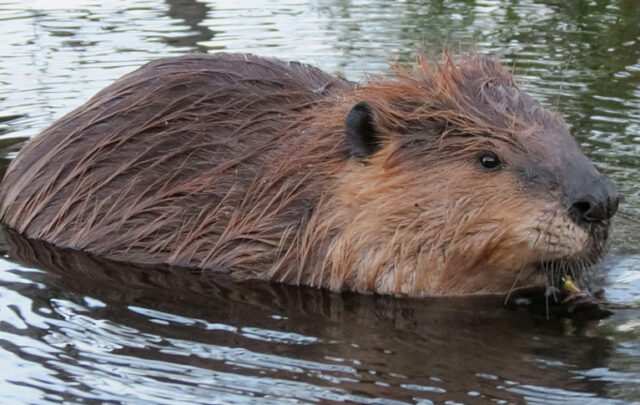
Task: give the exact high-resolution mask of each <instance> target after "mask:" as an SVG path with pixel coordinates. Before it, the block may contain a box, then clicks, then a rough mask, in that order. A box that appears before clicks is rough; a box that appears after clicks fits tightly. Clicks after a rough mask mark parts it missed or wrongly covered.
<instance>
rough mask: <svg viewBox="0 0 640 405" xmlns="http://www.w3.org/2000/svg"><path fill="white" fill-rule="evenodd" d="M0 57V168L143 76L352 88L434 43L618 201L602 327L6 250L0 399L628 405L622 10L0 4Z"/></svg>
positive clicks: (630, 207)
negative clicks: (519, 91)
mask: <svg viewBox="0 0 640 405" xmlns="http://www.w3.org/2000/svg"><path fill="white" fill-rule="evenodd" d="M0 38H2V41H1V42H0V147H1V148H2V152H3V153H2V160H1V161H0V162H1V165H0V166H1V167H2V168H5V167H6V165H7V164H8V162H9V161H10V159H11V158H12V157H14V156H15V153H16V152H17V151H18V150H19V148H20V147H21V146H22V144H23V142H24V141H25V140H26V139H29V138H31V137H33V136H35V135H36V134H37V133H38V132H39V131H41V130H42V129H43V128H45V127H46V126H48V125H50V124H51V123H52V122H53V121H54V120H55V119H56V118H59V117H60V116H62V115H63V114H65V113H66V112H68V111H70V110H71V109H73V108H75V107H77V106H79V105H81V104H82V103H83V102H84V101H86V100H88V98H89V97H90V96H91V95H93V94H94V93H95V92H96V91H98V90H99V89H101V88H103V87H104V86H106V85H107V84H108V83H110V82H111V81H113V80H114V79H116V78H117V77H119V76H121V75H122V74H124V73H126V72H129V71H131V70H133V69H135V68H136V67H137V66H139V65H141V64H143V63H145V62H147V61H149V60H152V59H155V58H158V57H162V56H169V55H179V54H184V53H187V52H216V51H242V52H253V53H257V54H261V55H268V56H275V57H280V58H284V59H293V60H301V61H305V62H308V63H312V64H315V65H318V66H320V67H321V68H323V69H325V70H327V71H330V72H340V73H342V74H344V75H345V76H346V77H347V78H349V79H352V80H358V81H365V80H366V77H367V73H374V74H378V73H385V72H388V71H389V62H392V61H395V60H399V61H401V62H406V61H410V60H411V59H412V58H413V57H414V56H415V54H416V50H418V49H423V50H424V52H425V53H426V54H427V55H436V56H437V55H438V53H439V51H440V49H441V48H442V46H443V45H444V46H447V47H448V48H450V49H452V50H454V51H456V52H458V51H469V50H471V51H478V52H481V53H490V54H497V55H499V56H500V57H501V59H502V60H503V61H504V63H505V64H507V65H509V66H511V67H512V69H513V70H514V71H515V73H516V76H517V80H518V82H519V84H520V85H521V86H522V87H523V88H525V89H526V90H527V91H528V92H530V93H531V94H532V95H533V96H534V97H536V98H537V99H539V100H540V101H541V102H542V103H544V104H545V105H547V106H549V107H552V108H555V109H557V110H559V111H560V112H561V113H562V114H563V115H564V116H565V118H566V119H567V121H568V122H569V123H570V125H571V127H572V131H573V133H574V135H575V136H576V137H577V139H578V140H579V143H580V144H581V146H582V147H583V149H584V150H585V153H587V155H588V156H589V157H590V158H591V159H593V160H594V161H595V162H596V164H597V166H598V167H599V169H600V170H602V171H603V172H605V173H607V174H608V175H610V176H611V177H612V178H613V179H614V180H615V181H616V182H617V183H618V186H619V188H620V189H621V191H622V193H623V195H624V200H623V203H622V206H621V209H620V213H619V215H618V217H617V220H616V223H615V229H614V232H613V237H612V244H611V245H612V246H611V251H610V253H609V254H608V256H607V257H606V260H605V262H604V264H603V272H602V274H603V277H605V279H604V281H603V282H602V285H603V286H604V288H605V290H606V300H607V302H606V304H605V305H604V308H606V309H608V310H611V311H612V312H613V315H611V316H610V317H608V318H606V319H603V320H600V321H597V320H586V319H580V318H575V317H573V318H571V317H567V316H565V315H562V314H553V313H552V314H551V315H552V316H550V317H549V318H548V319H547V317H546V316H545V315H544V314H542V313H540V312H539V311H534V310H531V309H530V308H528V307H518V308H513V307H509V308H504V307H502V305H501V302H500V301H499V300H496V299H494V298H485V299H458V300H455V299H423V300H415V299H401V298H394V297H381V296H375V295H358V294H331V293H328V292H325V291H317V290H312V289H305V288H294V287H287V286H282V285H271V284H265V283H248V284H242V285H238V284H233V283H230V282H229V281H228V280H225V279H223V278H220V277H208V276H205V275H201V274H191V273H189V272H185V271H179V269H173V270H172V269H160V268H139V267H133V266H123V265H118V264H116V263H112V262H105V261H101V260H99V259H97V258H92V257H90V256H86V255H82V254H77V253H73V252H59V251H56V250H55V249H50V248H49V247H47V246H46V245H42V244H37V243H36V244H30V243H27V242H26V241H21V240H19V238H16V237H15V235H13V236H12V235H10V234H8V235H6V237H8V238H10V241H12V243H10V244H9V245H10V246H11V251H10V252H9V247H8V246H9V245H7V244H5V243H3V244H2V246H4V248H3V249H4V252H5V253H6V254H5V255H4V258H3V259H0V387H1V389H0V402H2V403H7V404H11V403H29V404H31V403H33V404H47V403H61V402H67V403H127V404H149V403H159V404H193V403H203V404H210V403H221V404H229V403H273V404H282V403H343V402H347V403H376V404H378V403H387V404H395V403H420V404H429V403H451V404H453V403H467V404H483V403H534V404H536V403H538V404H554V403H557V404H570V403H580V404H583V403H586V404H589V403H593V404H628V403H638V402H640V343H639V342H640V340H639V338H640V292H639V291H640V247H639V243H638V242H639V241H640V234H639V233H638V230H639V229H640V181H639V180H640V159H639V157H638V156H640V154H639V153H640V7H638V2H637V1H634V0H626V1H624V0H618V1H613V0H611V1H606V0H601V1H582V0H577V1H572V2H566V1H559V0H558V1H555V0H546V1H533V0H512V1H489V0H487V1H442V0H440V1H437V0H425V1H417V0H405V1H396V2H389V1H386V0H366V1H365V0H360V1H349V0H333V1H330V0H312V1H295V0H290V1H226V2H223V1H191V0H167V1H159V0H122V1H119V0H110V1H102V2H96V1H88V0H77V1H64V0H58V1H47V0H31V1H7V0H4V1H3V0H0Z"/></svg>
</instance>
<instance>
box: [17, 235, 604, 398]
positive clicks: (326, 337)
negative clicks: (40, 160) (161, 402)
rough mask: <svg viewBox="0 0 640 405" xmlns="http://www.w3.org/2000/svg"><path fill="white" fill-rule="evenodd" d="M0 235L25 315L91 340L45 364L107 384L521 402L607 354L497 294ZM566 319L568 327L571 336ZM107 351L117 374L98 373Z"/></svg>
mask: <svg viewBox="0 0 640 405" xmlns="http://www.w3.org/2000/svg"><path fill="white" fill-rule="evenodd" d="M5 236H6V238H7V240H6V243H7V246H8V248H9V255H10V257H11V259H12V260H14V261H16V262H19V263H21V264H23V265H24V266H27V267H36V268H39V269H43V270H45V272H20V271H13V273H14V274H16V275H18V274H19V275H20V277H21V278H23V279H24V280H25V281H30V283H31V284H29V287H28V288H26V289H21V291H20V293H21V294H22V295H23V296H24V297H28V298H30V299H31V300H32V301H33V303H34V305H36V307H39V306H41V307H40V308H33V309H32V310H33V311H34V312H35V313H39V314H40V315H39V316H38V318H40V319H38V320H37V321H36V322H33V323H32V324H31V325H30V326H31V327H32V328H33V327H35V328H36V329H38V330H40V332H39V333H40V338H39V340H42V341H45V342H47V343H49V344H50V345H51V346H52V347H53V348H54V349H62V348H64V351H68V350H78V351H80V352H86V351H88V352H89V353H85V354H84V355H81V356H80V357H79V358H77V357H75V356H73V357H67V356H64V355H63V353H62V352H59V351H57V350H51V349H49V352H48V354H47V357H46V358H45V359H46V360H45V364H46V365H47V368H49V369H50V370H52V371H55V372H56V373H57V374H58V378H59V379H60V380H61V381H60V383H62V384H70V383H72V382H73V381H76V380H77V379H78V378H79V377H80V376H82V378H83V379H87V380H91V379H93V378H95V379H100V378H107V376H108V378H109V379H110V380H114V383H119V384H139V383H142V382H143V380H144V379H146V383H145V384H144V385H145V386H147V387H149V386H150V388H152V389H154V390H158V389H159V387H158V386H156V385H154V384H150V383H151V382H152V381H155V382H156V383H157V385H159V384H160V382H163V383H164V384H166V383H169V384H187V383H193V384H195V385H197V386H201V385H202V384H205V386H206V389H207V390H209V391H211V392H215V393H220V392H222V393H225V392H228V391H229V392H231V393H233V394H235V395H248V394H250V393H252V392H253V393H255V394H260V395H278V396H280V397H284V398H299V399H304V400H311V399H314V398H316V399H323V400H332V399H335V400H338V399H340V400H350V401H353V402H357V403H367V402H369V400H370V399H372V398H390V397H392V398H396V399H398V400H401V401H406V402H411V401H412V399H413V398H414V397H422V396H424V397H426V398H430V399H432V400H444V399H445V398H446V399H450V400H455V401H463V402H464V401H465V400H468V399H469V394H468V393H469V392H472V391H479V392H481V394H480V393H479V395H482V396H483V397H484V398H487V399H489V398H496V399H502V400H508V401H515V402H519V401H521V400H522V398H523V395H536V394H535V393H536V391H537V390H542V392H541V394H542V393H544V394H545V395H547V394H548V392H547V391H545V390H544V389H543V388H542V387H553V388H554V389H556V390H559V391H558V392H560V393H561V396H565V395H569V393H568V392H569V391H572V392H574V393H572V394H570V395H578V396H580V397H586V395H579V394H575V393H579V392H588V393H592V394H597V395H602V394H603V393H604V392H605V391H604V387H603V385H604V384H603V383H601V382H599V381H597V380H590V379H575V378H573V374H572V372H571V369H577V370H589V369H594V368H600V367H603V366H606V365H607V363H608V361H609V356H610V351H611V346H612V345H611V342H610V341H609V340H608V339H606V338H605V337H591V338H586V336H588V335H590V334H592V333H594V327H595V326H596V324H597V323H596V322H592V321H586V322H582V323H572V322H571V321H566V320H562V319H557V318H556V319H554V320H545V319H544V318H539V320H536V319H538V318H530V317H527V316H523V315H524V313H522V312H520V311H516V310H509V309H504V308H502V305H501V303H502V298H500V297H493V296H485V297H475V298H451V299H419V300H418V299H407V298H405V299H399V298H393V297H389V296H378V295H360V294H334V293H329V292H327V291H322V290H315V289H310V288H296V287H291V286H285V285H280V284H269V283H264V282H253V283H242V284H234V283H232V282H230V281H229V280H226V279H225V278H224V275H222V274H214V273H211V274H203V273H194V272H192V271H189V270H186V269H180V268H151V267H142V266H132V265H123V264H119V263H116V262H111V261H104V260H101V259H98V258H95V257H91V256H89V255H86V254H82V253H79V252H74V251H70V250H62V249H57V248H55V247H52V246H50V245H47V244H44V243H41V242H34V241H29V240H27V239H24V238H22V237H20V236H18V235H16V234H14V233H12V232H10V231H7V232H6V233H5ZM38 285H40V286H47V287H46V289H45V290H44V291H43V290H41V289H39V288H37V286H38ZM51 295H52V296H51ZM45 297H46V299H44V301H43V298H45ZM86 297H91V298H90V299H89V298H86ZM43 309H45V311H44V313H45V314H46V315H42V313H43ZM60 320H64V322H63V323H60ZM27 322H28V323H30V322H29V320H27ZM567 322H569V323H567ZM43 324H44V325H47V327H44V325H43ZM13 332H14V333H18V334H20V332H19V331H18V330H13ZM567 332H571V333H573V334H577V336H578V337H577V338H576V339H574V341H573V342H572V344H571V346H570V347H566V346H565V340H564V339H563V338H562V336H563V334H565V333H567ZM6 349H7V350H9V351H11V352H13V353H14V354H15V355H21V352H24V351H25V349H24V347H23V348H21V349H20V350H16V349H17V348H13V350H12V349H11V348H6ZM550 357H551V358H553V359H554V360H548V358H550ZM109 365H110V367H117V368H118V370H119V371H118V374H119V375H118V374H112V373H107V370H108V369H109ZM569 366H570V367H569ZM136 370H145V371H144V373H142V375H139V374H140V373H139V372H136ZM187 370H188V372H187ZM105 373H107V374H105ZM185 373H187V374H188V376H189V378H188V379H187V380H184V377H185V375H184V374H185ZM225 373H233V377H231V376H229V375H226V374H225ZM143 377H144V378H143ZM258 377H259V380H256V379H257V378H258ZM211 379H214V380H216V381H215V382H211ZM218 380H219V381H218ZM507 380H508V381H507ZM265 381H270V382H271V383H270V384H268V385H273V387H269V386H268V385H267V386H265ZM294 382H295V383H294ZM32 384H34V385H35V386H37V387H38V388H40V389H43V390H45V391H46V388H47V387H45V386H43V385H42V384H38V383H37V382H35V381H33V382H32ZM480 387H481V388H482V390H481V391H480V390H479V388H480ZM97 388H98V387H95V386H94V385H93V384H88V385H87V387H86V389H87V390H89V391H93V390H96V389H97ZM85 395H86V393H85ZM122 395H125V396H126V395H133V393H126V392H125V393H123V394H122ZM136 395H137V394H136ZM147 395H149V397H148V398H150V399H152V398H155V399H157V398H156V397H155V395H159V393H157V392H156V393H153V392H148V393H147ZM185 398H186V397H185ZM188 398H189V400H196V398H194V397H188ZM120 399H122V398H120Z"/></svg>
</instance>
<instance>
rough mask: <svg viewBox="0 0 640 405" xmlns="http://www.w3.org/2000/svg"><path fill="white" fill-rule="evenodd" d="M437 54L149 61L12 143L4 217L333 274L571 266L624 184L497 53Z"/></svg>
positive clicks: (324, 279) (268, 271)
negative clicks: (372, 60) (370, 64)
mask: <svg viewBox="0 0 640 405" xmlns="http://www.w3.org/2000/svg"><path fill="white" fill-rule="evenodd" d="M443 55H444V56H443V58H442V60H441V61H439V62H438V63H430V62H429V61H427V60H426V58H424V57H418V58H417V60H416V63H415V64H414V65H413V67H402V66H395V68H394V70H393V73H391V74H389V75H382V76H371V77H370V78H369V80H368V82H367V83H366V84H364V85H361V84H357V83H354V82H351V81H348V80H345V79H343V78H340V77H337V76H334V75H331V74H328V73H325V72H323V71H322V70H320V69H318V68H315V67H312V66H309V65H306V64H302V63H296V62H284V61H280V60H277V59H270V58H263V57H259V56H254V55H249V54H227V53H218V54H212V55H187V56H181V57H176V58H167V59H161V60H157V61H153V62H151V63H148V64H146V65H144V66H142V67H141V68H139V69H138V70H136V71H134V72H132V73H129V74H127V75H125V76H124V77H122V78H120V79H119V80H117V81H115V82H114V83H113V84H111V85H110V86H108V87H107V88H105V89H104V90H102V91H100V92H99V93H97V94H96V95H95V96H94V97H93V98H92V99H91V100H90V101H88V102H87V103H86V104H85V105H83V106H81V107H79V108H78V109H76V110H74V111H72V112H71V113H69V114H67V115H66V116H64V117H62V118H61V119H59V120H58V121H57V122H55V123H54V124H53V125H52V126H51V127H50V128H48V129H46V130H45V131H44V132H42V133H41V134H40V135H38V136H36V137H35V138H34V139H33V140H31V141H30V142H29V143H28V144H27V145H26V146H25V147H24V148H23V149H22V150H21V151H20V153H19V154H18V156H17V157H16V158H15V159H14V160H13V162H12V163H11V165H10V167H9V168H8V170H7V172H6V174H5V177H4V181H3V184H2V187H1V191H0V220H1V222H2V223H3V224H5V225H6V226H8V227H9V228H12V229H14V230H15V231H17V232H19V233H20V234H23V235H25V236H27V237H29V238H33V239H39V240H43V241H47V242H49V243H52V244H54V245H56V246H60V247H64V248H71V249H77V250H82V251H85V252H88V253H91V254H94V255H98V256H101V257H105V258H108V259H112V260H116V261H122V262H131V263H144V264H165V265H173V266H180V267H186V268H192V269H200V270H202V271H220V272H226V273H229V274H231V275H232V276H233V277H234V278H235V279H237V280H244V279H265V280H273V281H279V282H285V283H292V284H303V285H308V286H314V287H324V288H330V289H333V290H355V291H373V292H378V293H392V294H393V293H395V294H410V295H460V294H470V293H493V292H506V291H509V290H511V289H513V288H516V287H519V286H525V285H530V284H540V283H545V282H547V278H548V277H549V275H550V274H551V275H553V274H570V273H581V272H582V271H584V270H585V269H586V268H587V267H589V266H591V265H592V264H593V263H595V262H596V261H597V260H598V259H599V258H600V257H601V256H602V254H603V251H604V248H605V246H606V240H607V235H608V231H609V225H610V221H611V218H612V216H613V215H614V213H615V211H616V209H617V206H618V202H619V196H618V193H617V191H616V188H615V185H614V184H613V183H612V182H611V181H610V180H608V179H607V178H606V177H605V176H603V175H602V174H600V173H599V172H598V171H597V170H596V169H595V167H594V166H593V164H592V163H591V162H590V161H589V160H588V159H587V158H586V157H585V156H584V155H583V154H582V152H581V151H580V149H579V147H578V145H577V144H576V142H575V141H574V139H573V137H572V135H571V133H570V131H569V128H568V126H567V124H566V123H565V122H564V120H563V119H562V118H561V117H560V116H559V115H557V114H555V113H552V112H549V111H547V110H546V109H544V108H543V107H542V106H541V105H540V104H539V103H537V102H536V101H534V100H533V99H532V98H531V97H530V96H528V95H527V94H525V93H524V92H523V91H522V90H521V89H520V88H519V87H518V86H517V85H516V84H515V82H514V79H513V76H512V75H511V73H510V72H509V71H508V70H507V69H506V68H505V67H503V66H502V65H501V64H500V63H499V61H498V60H497V59H495V58H487V57H483V56H480V55H475V54H472V55H466V56H462V57H460V58H459V59H458V60H457V62H456V60H454V57H452V56H451V55H450V54H449V53H447V52H444V54H443ZM574 277H576V275H575V274H574Z"/></svg>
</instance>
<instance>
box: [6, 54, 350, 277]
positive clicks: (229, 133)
mask: <svg viewBox="0 0 640 405" xmlns="http://www.w3.org/2000/svg"><path fill="white" fill-rule="evenodd" d="M353 87H354V85H353V84H352V83H351V82H348V81H346V80H342V79H340V78H337V77H335V76H332V75H329V74H327V73H324V72H322V71H321V70H319V69H317V68H314V67H311V66H308V65H305V64H300V63H293V62H289V63H287V62H282V61H278V60H272V59H267V58H260V57H256V56H252V55H241V54H216V55H190V56H184V57H178V58H171V59H163V60H159V61H155V62H151V63H149V64H147V65H145V66H143V67H142V68H140V69H138V70H136V71H135V72H133V73H130V74H129V75H126V76H124V77H123V78H121V79H120V80H118V81H116V82H115V83H114V84H112V85H111V86H109V87H107V88H106V89H104V90H103V91H101V92H99V93H98V94H97V95H96V96H94V97H93V98H92V99H91V100H90V101H89V102H88V103H87V104H85V105H84V106H82V107H80V108H78V109H76V110H75V111H73V112H71V113H69V114H68V115H66V116H65V117H63V118H62V119H60V120H59V121H58V122H56V123H55V124H54V125H53V126H52V127H50V128H49V129H47V130H45V131H44V132H43V133H42V134H40V135H39V136H38V137H36V138H35V139H33V140H32V141H31V142H30V143H29V144H27V146H25V148H24V149H23V150H22V151H21V153H20V155H19V156H18V157H17V158H16V159H15V161H14V162H13V163H12V165H11V167H10V168H9V170H8V172H7V174H6V176H5V180H4V184H3V186H2V196H1V200H2V202H1V206H0V214H1V217H2V222H4V223H5V224H7V225H9V226H10V227H12V228H15V229H16V230H17V231H19V232H21V233H23V234H25V235H27V236H29V237H33V238H37V239H43V240H46V241H49V242H52V243H54V244H56V245H59V246H63V247H71V248H76V249H82V250H86V251H89V252H94V253H98V254H106V255H108V256H109V257H111V258H115V259H125V260H127V261H133V262H144V263H156V262H163V263H170V264H181V265H193V266H201V265H203V263H204V262H206V261H207V259H210V258H211V257H210V254H211V252H217V253H218V254H220V253H221V249H220V246H218V249H215V248H214V247H215V245H216V243H218V244H219V243H221V240H222V239H223V238H221V235H222V234H224V233H225V232H227V234H226V238H227V240H228V239H231V238H242V237H243V235H242V232H243V231H242V226H241V224H236V226H235V228H234V229H235V231H236V232H237V233H238V235H229V234H228V233H229V230H228V228H229V222H230V221H232V220H233V218H232V217H233V215H234V208H235V209H236V210H235V212H236V213H237V209H238V208H239V207H241V206H242V205H243V204H247V203H248V202H247V200H248V199H256V200H262V201H265V202H266V201H269V199H270V198H271V197H269V196H270V195H272V194H274V193H277V192H278V191H277V190H275V188H274V189H268V188H267V187H266V186H265V187H261V185H260V184H259V183H260V180H259V179H260V178H261V174H264V172H266V171H269V170H271V169H269V167H267V166H269V165H273V163H274V161H275V160H277V157H276V156H277V155H278V154H279V153H282V151H281V150H280V149H282V147H281V145H282V143H283V142H286V141H285V140H283V138H285V137H287V136H292V135H293V133H295V132H296V130H295V127H296V122H297V121H298V118H297V117H299V116H301V112H303V111H305V110H308V109H310V108H312V107H313V106H314V105H316V104H317V103H319V102H320V101H322V100H324V99H326V98H327V97H330V96H332V95H333V94H334V93H336V92H339V91H341V90H347V89H351V88H353ZM278 145H280V146H278ZM300 176H301V177H303V176H304V173H300ZM294 177H295V176H294ZM290 181H291V180H290ZM291 182H292V183H294V182H295V181H291ZM263 186H264V185H263ZM286 188H287V187H284V188H281V189H280V190H279V192H281V193H282V192H284V191H286ZM251 193H253V195H249V194H251ZM260 193H263V194H262V195H259V194H260ZM311 203H312V202H311ZM262 205H264V204H262ZM260 208H261V204H254V206H253V208H252V209H253V210H258V209H260ZM262 208H264V207H262ZM300 209H303V208H300ZM294 211H295V210H294ZM287 215H288V216H289V217H291V218H295V217H300V216H301V214H300V212H297V211H296V212H290V213H288V214H287ZM236 220H238V218H236ZM292 220H294V219H292ZM283 221H284V222H286V220H283ZM281 222H282V221H281ZM281 225H282V226H285V225H286V224H285V223H282V224H281ZM225 229H226V231H225ZM280 231H281V230H279V231H273V232H272V231H266V230H265V232H267V233H268V232H272V233H274V234H276V233H278V232H280ZM245 236H246V238H252V237H255V238H262V239H263V240H262V242H264V241H265V240H266V239H268V237H269V235H265V234H263V235H260V236H256V235H255V234H254V235H245ZM270 243H271V242H270ZM272 243H276V242H272Z"/></svg>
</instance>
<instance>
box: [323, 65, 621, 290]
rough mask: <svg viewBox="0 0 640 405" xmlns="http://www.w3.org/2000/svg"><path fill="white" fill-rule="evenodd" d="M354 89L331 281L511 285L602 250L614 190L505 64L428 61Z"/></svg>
mask: <svg viewBox="0 0 640 405" xmlns="http://www.w3.org/2000/svg"><path fill="white" fill-rule="evenodd" d="M353 95H354V99H350V102H351V103H352V104H351V105H352V106H353V107H352V108H351V109H350V112H349V113H348V115H347V117H346V145H347V149H348V153H349V154H350V155H351V157H352V158H351V159H349V161H348V163H347V164H346V167H345V172H344V173H343V175H342V176H341V178H340V179H339V180H338V182H337V185H336V188H335V195H336V196H337V198H338V200H339V201H340V202H341V205H342V206H343V207H344V210H343V214H342V218H343V219H344V220H345V221H346V225H345V226H344V228H343V230H342V233H341V236H340V238H338V239H336V240H335V241H334V242H333V245H332V248H331V251H330V255H331V256H332V262H333V266H332V267H333V270H332V275H333V277H332V284H333V286H334V287H336V288H338V287H341V286H342V285H343V283H344V282H345V281H348V282H349V283H352V285H353V286H354V288H356V289H373V290H377V291H395V292H399V291H402V292H408V293H427V294H428V293H436V294H437V293H446V294H457V293H470V292H497V291H507V290H509V289H511V288H514V287H516V286H522V285H527V284H531V283H539V282H542V281H543V280H545V274H546V275H548V276H549V277H551V276H552V275H553V276H556V275H557V274H566V273H580V272H581V271H582V270H584V269H585V268H586V267H589V266H590V265H591V264H593V263H594V262H595V261H596V260H597V259H598V258H600V256H601V255H602V253H603V250H604V246H605V242H606V239H607V233H608V229H609V224H610V219H611V217H612V215H613V214H614V213H615V211H616V209H617V206H618V202H619V197H618V193H617V191H616V188H615V186H614V185H613V183H612V182H611V181H609V180H608V179H607V178H605V177H604V176H603V175H602V174H600V173H599V172H598V171H597V170H596V169H595V167H594V166H593V164H592V163H591V162H590V161H589V160H588V159H587V158H586V157H585V156H584V155H583V154H582V152H581V151H580V149H579V147H578V145H577V144H576V142H575V141H574V139H573V137H572V135H571V134H570V131H569V128H568V127H567V125H566V123H565V122H564V120H563V119H562V118H561V117H560V116H558V115H556V114H554V113H552V112H549V111H547V110H545V109H544V108H543V107H542V106H541V105H540V104H538V103H537V102H536V101H534V100H533V99H532V98H531V97H529V96H528V95H527V94H525V93H524V92H523V91H522V90H521V89H520V88H518V86H517V85H516V84H515V83H514V81H513V78H512V76H511V75H510V73H509V72H508V71H507V70H506V69H505V68H503V67H502V66H501V65H500V64H499V63H497V62H496V61H494V60H489V59H486V58H482V57H477V56H469V57H466V58H465V59H463V60H462V62H461V63H460V64H459V66H456V65H455V64H454V63H453V62H452V60H451V58H450V57H449V56H448V55H445V58H444V61H443V62H442V63H441V64H440V65H439V66H436V67H432V66H430V65H428V64H427V63H425V62H424V61H423V60H419V61H418V63H417V64H416V66H415V68H414V70H413V71H409V70H407V69H402V68H398V70H397V75H396V76H395V77H393V78H375V79H374V80H373V81H372V82H371V83H369V85H367V86H366V87H362V88H360V89H358V90H356V91H355V92H354V93H353ZM353 103H355V105H353ZM345 110H346V109H345ZM353 252H358V253H357V254H353ZM347 258H348V259H347ZM345 261H348V263H345ZM345 267H346V268H352V269H354V270H353V272H351V273H344V272H343V270H340V268H345ZM341 274H342V276H340V275H341ZM336 275H338V276H337V277H336ZM576 275H578V274H575V275H574V276H576Z"/></svg>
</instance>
